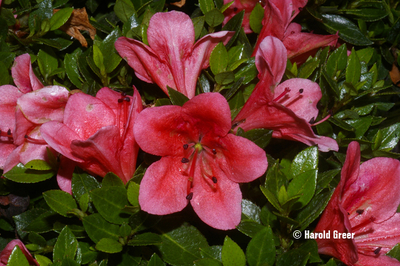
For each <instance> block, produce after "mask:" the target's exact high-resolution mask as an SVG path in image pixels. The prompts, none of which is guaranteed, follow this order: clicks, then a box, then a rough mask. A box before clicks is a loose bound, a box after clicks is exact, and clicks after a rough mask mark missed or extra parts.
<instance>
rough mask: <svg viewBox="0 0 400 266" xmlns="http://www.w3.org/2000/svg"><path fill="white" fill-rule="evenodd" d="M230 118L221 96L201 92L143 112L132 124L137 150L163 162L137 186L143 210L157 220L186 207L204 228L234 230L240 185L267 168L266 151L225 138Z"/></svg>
mask: <svg viewBox="0 0 400 266" xmlns="http://www.w3.org/2000/svg"><path fill="white" fill-rule="evenodd" d="M230 129H231V114H230V109H229V105H228V103H227V101H226V99H225V98H224V97H223V96H222V95H220V94H219V93H203V94H200V95H197V96H195V97H194V98H192V99H191V100H190V101H188V102H186V103H185V104H184V105H183V106H182V107H180V106H161V107H154V108H148V109H145V110H144V111H143V112H141V113H140V115H139V117H138V119H137V122H136V124H135V128H134V132H135V138H136V141H137V142H138V144H139V146H140V147H141V148H142V149H143V150H144V151H145V152H148V153H150V154H154V155H158V156H162V158H161V159H160V160H159V161H157V162H155V163H153V164H152V165H150V167H149V168H148V169H147V171H146V173H145V175H144V177H143V180H142V182H141V184H140V191H139V203H140V207H141V208H142V210H144V211H146V212H148V213H151V214H157V215H165V214H170V213H174V212H178V211H181V210H182V209H183V208H185V206H186V205H187V204H188V203H189V202H190V204H191V205H192V207H193V209H194V211H195V212H196V213H197V215H198V216H199V217H200V219H201V220H203V221H204V222H205V223H206V224H208V225H210V226H212V227H214V228H217V229H222V230H228V229H234V228H235V226H236V225H238V224H239V222H240V218H241V199H242V194H241V191H240V188H239V184H238V183H242V182H250V181H253V180H254V179H256V178H258V177H259V176H261V175H262V174H263V173H264V172H265V170H266V169H267V165H268V161H267V158H266V154H265V152H264V150H262V149H261V148H259V147H258V146H257V145H256V144H254V143H253V142H251V141H250V140H248V139H245V138H242V137H239V136H236V135H234V134H231V133H229V132H230Z"/></svg>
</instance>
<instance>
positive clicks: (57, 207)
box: [43, 190, 78, 217]
mask: <svg viewBox="0 0 400 266" xmlns="http://www.w3.org/2000/svg"><path fill="white" fill-rule="evenodd" d="M43 198H44V199H45V200H46V203H47V205H49V207H50V208H51V209H52V210H54V211H55V212H57V213H59V214H61V215H62V216H65V217H67V216H69V215H68V212H70V211H72V210H73V209H77V208H78V206H77V205H76V202H75V200H74V198H72V196H71V195H70V194H69V193H67V192H64V191H62V190H48V191H46V192H44V193H43Z"/></svg>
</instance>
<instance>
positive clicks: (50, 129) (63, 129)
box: [40, 121, 83, 163]
mask: <svg viewBox="0 0 400 266" xmlns="http://www.w3.org/2000/svg"><path fill="white" fill-rule="evenodd" d="M40 133H41V135H42V137H43V139H44V140H45V141H46V142H47V143H48V144H49V146H50V147H52V148H53V149H54V150H56V151H57V152H58V153H61V154H62V155H64V156H65V157H67V158H69V159H71V160H73V161H75V162H79V163H82V162H83V160H82V159H80V158H78V157H76V156H75V155H74V154H73V153H72V150H71V142H72V141H73V140H77V139H80V136H79V135H78V134H77V133H76V132H75V131H73V130H72V129H70V128H69V127H67V126H66V125H64V124H63V123H60V122H57V121H50V122H47V123H44V124H43V125H42V126H41V127H40Z"/></svg>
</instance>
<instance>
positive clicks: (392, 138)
mask: <svg viewBox="0 0 400 266" xmlns="http://www.w3.org/2000/svg"><path fill="white" fill-rule="evenodd" d="M381 130H382V141H381V145H380V146H379V149H380V150H391V149H393V148H394V147H395V146H396V145H397V143H398V142H399V140H400V123H396V124H393V125H391V126H389V127H386V128H384V129H381Z"/></svg>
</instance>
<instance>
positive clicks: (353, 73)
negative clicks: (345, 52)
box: [346, 47, 361, 85]
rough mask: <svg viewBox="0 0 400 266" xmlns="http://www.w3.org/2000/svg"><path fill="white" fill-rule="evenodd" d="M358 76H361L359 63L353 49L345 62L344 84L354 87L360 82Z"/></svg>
mask: <svg viewBox="0 0 400 266" xmlns="http://www.w3.org/2000/svg"><path fill="white" fill-rule="evenodd" d="M360 76H361V63H360V59H358V56H357V53H356V52H355V50H354V47H353V49H352V50H351V54H350V56H349V59H348V62H347V68H346V82H348V83H351V84H353V85H356V84H357V82H358V81H359V80H360Z"/></svg>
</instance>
